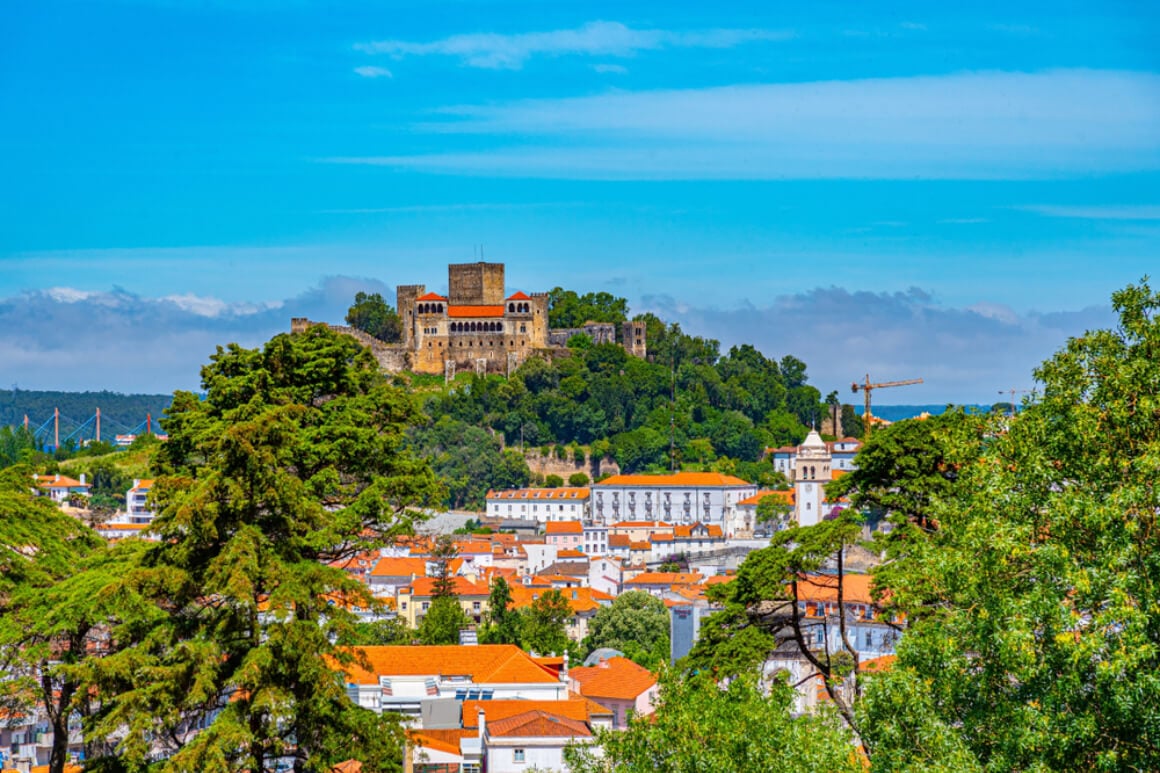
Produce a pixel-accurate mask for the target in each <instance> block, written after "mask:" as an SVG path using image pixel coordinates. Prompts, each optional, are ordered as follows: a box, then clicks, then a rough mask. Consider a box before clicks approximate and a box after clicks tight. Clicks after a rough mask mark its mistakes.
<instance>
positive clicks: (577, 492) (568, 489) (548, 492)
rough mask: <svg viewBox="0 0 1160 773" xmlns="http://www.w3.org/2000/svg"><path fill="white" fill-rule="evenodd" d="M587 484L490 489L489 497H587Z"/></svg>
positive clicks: (555, 498) (577, 498) (556, 498)
mask: <svg viewBox="0 0 1160 773" xmlns="http://www.w3.org/2000/svg"><path fill="white" fill-rule="evenodd" d="M589 495H590V494H589V490H588V487H587V486H560V487H557V488H519V489H509V490H506V491H489V492H487V498H488V499H553V500H558V499H575V500H581V499H587V498H588V497H589Z"/></svg>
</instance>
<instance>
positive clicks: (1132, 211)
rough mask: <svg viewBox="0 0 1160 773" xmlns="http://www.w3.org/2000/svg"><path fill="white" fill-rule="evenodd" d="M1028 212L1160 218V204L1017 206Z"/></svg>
mask: <svg viewBox="0 0 1160 773" xmlns="http://www.w3.org/2000/svg"><path fill="white" fill-rule="evenodd" d="M1016 209H1022V210H1025V211H1027V212H1035V213H1038V214H1040V215H1045V216H1047V217H1069V218H1079V219H1082V220H1160V204H1124V205H1111V206H1105V205H1092V206H1062V205H1055V204H1031V205H1028V206H1024V207H1016Z"/></svg>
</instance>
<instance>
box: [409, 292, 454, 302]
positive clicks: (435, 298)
mask: <svg viewBox="0 0 1160 773" xmlns="http://www.w3.org/2000/svg"><path fill="white" fill-rule="evenodd" d="M415 300H417V301H446V300H447V298H446V297H445V296H442V295H440V294H439V293H427V294H426V295H421V296H419V297H418V298H416V299H415Z"/></svg>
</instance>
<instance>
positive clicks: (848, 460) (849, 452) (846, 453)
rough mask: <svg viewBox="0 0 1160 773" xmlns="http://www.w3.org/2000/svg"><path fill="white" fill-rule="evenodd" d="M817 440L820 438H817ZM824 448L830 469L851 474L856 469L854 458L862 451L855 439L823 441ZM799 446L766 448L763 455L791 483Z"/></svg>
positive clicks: (795, 472) (794, 473) (860, 444)
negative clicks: (826, 450) (829, 460)
mask: <svg viewBox="0 0 1160 773" xmlns="http://www.w3.org/2000/svg"><path fill="white" fill-rule="evenodd" d="M818 438H819V440H820V439H821V436H820V435H819V436H818ZM825 445H826V448H827V449H828V450H829V452H830V458H831V465H830V466H831V469H832V470H835V471H840V472H853V471H854V470H856V469H857V465H855V464H854V457H855V456H857V455H858V452H859V451H860V450H861V449H862V441H861V440H858V439H857V438H852V437H847V438H842V439H841V440H828V441H825ZM799 448H800V446H781V447H780V448H767V449H765V455H766V456H767V457H768V458H769V460H770V462H771V463H772V464H773V469H774V470H776V471H777V472H780V473H781V474H782V475H784V476H785V478H786V480H788V481H790V482H791V483H792V482H793V480H794V476H795V475H796V474H797V455H798V450H799Z"/></svg>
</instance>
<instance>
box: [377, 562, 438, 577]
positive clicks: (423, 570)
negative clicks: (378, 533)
mask: <svg viewBox="0 0 1160 773" xmlns="http://www.w3.org/2000/svg"><path fill="white" fill-rule="evenodd" d="M412 575H413V576H416V577H426V576H427V561H426V559H423V558H380V559H379V560H378V562H377V563H376V564H375V568H374V569H372V570H371V576H372V577H407V578H410V577H411V576H412Z"/></svg>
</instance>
